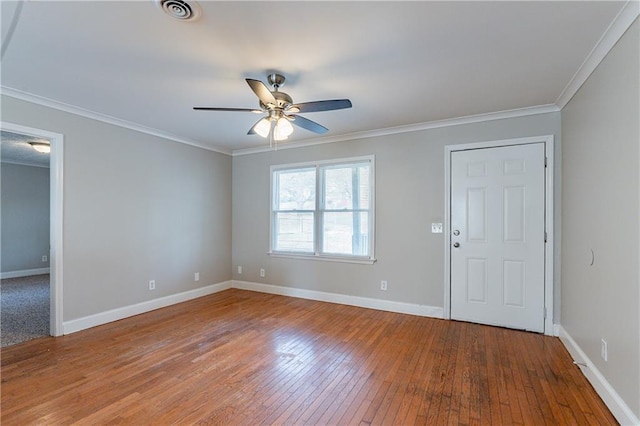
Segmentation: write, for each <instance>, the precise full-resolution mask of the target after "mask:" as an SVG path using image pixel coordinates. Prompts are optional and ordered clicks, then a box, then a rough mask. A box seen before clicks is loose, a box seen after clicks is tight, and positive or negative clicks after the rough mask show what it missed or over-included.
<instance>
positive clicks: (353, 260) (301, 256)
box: [267, 251, 376, 265]
mask: <svg viewBox="0 0 640 426" xmlns="http://www.w3.org/2000/svg"><path fill="white" fill-rule="evenodd" d="M267 254H268V255H269V256H272V257H279V258H285V259H301V260H320V261H322V262H338V263H356V264H360V265H373V264H374V263H376V259H369V258H357V257H342V256H341V257H331V256H317V255H313V254H293V253H276V252H271V251H270V252H267Z"/></svg>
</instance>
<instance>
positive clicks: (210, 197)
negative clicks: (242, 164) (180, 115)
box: [2, 96, 231, 321]
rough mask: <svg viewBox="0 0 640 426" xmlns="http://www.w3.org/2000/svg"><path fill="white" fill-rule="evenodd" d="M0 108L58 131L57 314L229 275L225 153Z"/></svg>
mask: <svg viewBox="0 0 640 426" xmlns="http://www.w3.org/2000/svg"><path fill="white" fill-rule="evenodd" d="M2 115H3V116H2V119H3V121H6V122H10V123H15V124H20V125H24V126H30V127H35V128H40V129H43V130H47V131H51V132H56V133H62V134H64V144H65V146H64V287H63V295H64V307H63V319H64V321H69V320H73V319H77V318H81V317H84V316H87V315H91V314H96V313H100V312H104V311H107V310H110V309H115V308H119V307H124V306H128V305H132V304H135V303H139V302H143V301H146V300H151V299H154V298H158V297H161V296H167V295H171V294H175V293H180V292H183V291H186V290H191V289H195V288H198V287H202V286H205V285H209V284H215V283H219V282H224V281H226V280H229V279H230V278H231V251H230V247H231V227H230V224H231V158H230V157H229V156H227V155H223V154H218V153H215V152H212V151H207V150H203V149H200V148H196V147H192V146H188V145H184V144H181V143H177V142H172V141H169V140H166V139H162V138H159V137H155V136H151V135H148V134H144V133H139V132H136V131H132V130H129V129H125V128H122V127H118V126H113V125H109V124H106V123H103V122H99V121H95V120H91V119H87V118H83V117H80V116H77V115H74V114H69V113H65V112H62V111H58V110H54V109H51V108H47V107H43V106H39V105H35V104H32V103H29V102H24V101H20V100H17V99H14V98H10V97H6V96H5V97H3V98H2ZM194 272H200V281H199V282H194V280H193V274H194ZM151 279H155V280H156V290H155V291H149V290H148V281H149V280H151Z"/></svg>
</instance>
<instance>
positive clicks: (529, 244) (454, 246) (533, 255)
mask: <svg viewBox="0 0 640 426" xmlns="http://www.w3.org/2000/svg"><path fill="white" fill-rule="evenodd" d="M544 161H545V147H544V144H543V143H533V144H527V145H513V146H504V147H497V148H485V149H474V150H468V151H454V152H452V153H451V169H450V170H451V198H450V199H451V247H450V250H451V253H450V259H451V265H450V266H451V275H450V276H451V318H452V319H457V320H463V321H470V322H477V323H482V324H491V325H498V326H504V327H510V328H517V329H526V330H531V331H536V332H543V331H544V287H545V286H544V284H545V283H544V279H545V278H544V277H545V274H544V266H545V257H544V250H545V247H544V244H545V241H544V240H545V234H544V232H545V170H544V167H545V166H544Z"/></svg>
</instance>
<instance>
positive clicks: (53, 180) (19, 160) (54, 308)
mask: <svg viewBox="0 0 640 426" xmlns="http://www.w3.org/2000/svg"><path fill="white" fill-rule="evenodd" d="M0 129H1V131H2V149H3V151H2V155H3V158H2V167H3V169H4V170H3V172H7V173H9V172H17V173H18V174H19V173H22V174H23V175H25V176H31V177H30V178H33V179H34V182H38V179H40V180H39V182H45V181H46V180H43V179H42V174H43V173H44V174H48V187H46V188H37V184H36V185H35V186H33V185H32V187H31V189H25V190H24V191H34V188H36V189H35V191H36V192H40V193H42V192H43V191H44V192H48V194H49V197H48V198H49V200H48V223H49V226H48V229H45V230H44V231H43V232H45V233H47V232H48V237H49V238H48V241H47V243H46V245H45V246H44V247H41V246H38V243H36V244H35V249H34V245H33V244H31V245H29V244H26V243H27V241H22V242H20V241H19V240H17V241H18V243H17V244H19V245H21V247H22V249H23V252H24V253H28V252H31V254H30V256H31V257H33V256H34V254H33V252H34V250H35V251H36V252H37V253H38V254H37V255H36V256H37V258H38V259H39V260H40V261H41V263H43V264H45V263H48V269H49V271H48V273H49V276H48V282H49V286H48V290H49V295H48V296H49V297H48V298H49V317H48V322H49V324H48V334H49V335H52V336H60V335H62V334H63V321H62V282H63V281H62V277H63V271H62V265H63V262H62V260H63V241H62V235H63V158H64V156H63V149H64V138H63V135H61V134H59V133H53V132H49V131H46V130H42V129H37V128H32V127H26V126H22V125H18V124H14V123H7V122H0ZM20 138H22V139H21V142H19V139H20ZM10 140H13V141H14V143H11V142H9V141H10ZM29 141H30V142H41V143H46V142H48V143H49V145H50V149H51V152H50V154H49V160H48V171H47V169H46V168H44V166H43V164H44V162H43V161H42V160H41V161H40V164H39V166H37V167H33V164H31V165H30V166H27V167H25V164H26V163H27V162H28V161H27V160H28V157H29V155H30V154H31V150H33V149H34V147H33V146H31V145H30V144H29ZM5 142H6V143H5ZM20 144H22V145H24V144H26V146H22V148H23V150H22V151H20V150H17V151H16V150H15V149H14V150H13V151H12V150H11V149H8V150H5V148H6V147H5V145H7V147H8V146H9V145H14V147H13V148H16V146H15V145H20ZM18 148H19V146H18ZM24 148H28V150H24ZM16 152H17V154H16ZM20 152H22V154H23V156H22V157H21V156H20ZM34 152H35V151H34ZM16 156H17V157H16ZM36 158H37V157H36ZM20 166H22V167H20ZM9 169H11V170H9ZM33 169H36V172H35V173H34V170H33ZM34 176H39V177H34ZM3 177H4V176H3ZM43 185H44V184H43ZM16 190H17V192H18V193H20V191H21V189H20V187H19V185H18V187H16ZM3 192H4V191H3ZM4 195H5V194H3V198H4ZM18 200H19V199H16V200H14V201H15V202H12V205H4V203H5V200H4V199H3V200H2V201H3V210H5V207H6V208H10V207H15V208H18V209H19V208H20V204H24V203H23V202H20V201H18ZM9 201H10V200H9ZM10 202H11V201H10ZM40 203H41V202H40ZM26 204H27V207H28V205H29V203H26ZM36 205H37V204H36ZM22 207H25V206H24V205H23V206H22ZM7 211H8V210H7ZM18 213H19V212H18ZM23 213H24V212H23ZM40 214H41V213H40ZM30 215H34V216H37V214H35V212H31V213H30ZM32 219H34V220H35V222H34V223H38V222H42V221H44V220H46V219H42V217H40V218H37V217H36V218H32ZM3 220H4V218H3ZM3 226H4V224H3ZM41 234H42V233H41ZM41 234H40V235H41ZM30 238H33V235H31V236H30ZM42 239H43V238H40V240H42ZM5 240H6V239H5V235H3V247H2V249H3V255H5V254H6V253H5V251H6V250H7V248H6V247H4V244H5V242H7V241H5ZM39 244H40V245H42V242H40V243H39ZM40 251H42V252H43V253H40ZM24 253H23V254H24ZM11 254H16V253H14V250H12V253H11ZM13 257H14V258H16V259H13V260H14V261H15V262H16V263H15V264H14V265H8V264H7V265H6V266H7V269H13V271H8V270H7V271H5V270H4V269H5V267H4V266H3V271H2V272H3V277H2V278H3V284H5V280H4V278H7V279H8V280H18V279H19V278H20V277H32V278H31V279H29V280H28V281H29V284H31V285H32V287H33V286H35V287H33V288H32V289H31V290H32V291H35V293H32V295H34V297H35V295H36V294H38V295H40V296H42V280H43V279H46V278H47V277H46V276H43V275H44V273H46V272H47V270H46V268H45V267H42V268H37V267H33V266H34V265H33V263H31V264H29V263H28V262H27V263H24V262H25V259H24V257H25V256H22V259H18V258H20V255H19V254H18V255H17V256H13ZM26 257H27V258H28V257H29V254H27V255H26ZM4 258H5V256H3V264H4V263H5V262H4ZM45 258H46V260H45ZM20 262H23V263H20ZM16 265H23V266H16ZM24 265H26V266H24ZM38 266H41V265H38ZM16 268H17V270H16ZM8 280H7V286H6V287H5V288H6V289H7V291H8V290H10V288H9V287H15V285H8V284H16V283H13V282H12V283H9V282H8ZM36 282H39V283H40V284H39V285H38V284H37V283H36ZM23 284H24V283H23ZM3 290H4V289H3ZM13 290H15V288H13ZM19 290H24V288H19ZM3 296H4V294H3ZM12 297H20V296H19V294H16V293H13V294H12ZM3 303H4V302H3ZM44 327H45V329H46V328H47V327H46V326H44ZM24 337H25V336H23V338H24ZM26 337H27V338H28V336H26ZM16 338H17V339H18V340H19V339H20V337H19V336H18V337H16ZM3 342H4V337H3Z"/></svg>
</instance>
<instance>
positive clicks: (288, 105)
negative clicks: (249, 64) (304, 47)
mask: <svg viewBox="0 0 640 426" xmlns="http://www.w3.org/2000/svg"><path fill="white" fill-rule="evenodd" d="M245 80H246V82H247V84H248V85H249V87H250V88H251V90H253V92H254V93H255V94H256V96H257V97H258V99H259V105H260V109H250V108H219V107H193V109H194V110H199V111H231V112H258V113H266V114H267V115H266V116H265V117H263V118H261V119H260V120H258V122H257V123H256V124H254V125H253V127H251V128H250V129H249V131H248V132H247V134H248V135H253V134H257V135H259V136H262V137H263V138H267V137H269V138H270V140H271V142H273V141H276V142H278V141H283V140H286V139H287V138H288V137H289V136H290V135H291V134H292V133H293V126H292V124H291V123H293V124H295V125H296V126H298V127H302V128H303V129H306V130H309V131H311V132H314V133H318V134H323V133H326V132H327V131H328V130H329V129H327V128H326V127H324V126H322V125H320V124H318V123H316V122H315V121H311V120H309V119H307V118H304V117H302V116H300V115H297V114H298V113H301V112H303V113H307V112H318V111H332V110H337V109H344V108H351V106H352V105H351V101H350V100H349V99H333V100H326V101H314V102H304V103H300V104H294V103H293V99H292V98H291V96H289V95H288V94H287V93H284V92H280V91H279V90H278V89H279V88H280V87H281V86H282V85H283V84H284V82H285V77H284V75H282V74H278V73H271V74H269V75H267V82H268V83H269V85H270V86H271V87H273V90H269V88H268V87H267V86H266V85H265V84H264V83H263V82H262V81H260V80H254V79H251V78H247V79H245ZM275 146H276V148H277V144H276V145H275Z"/></svg>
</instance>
